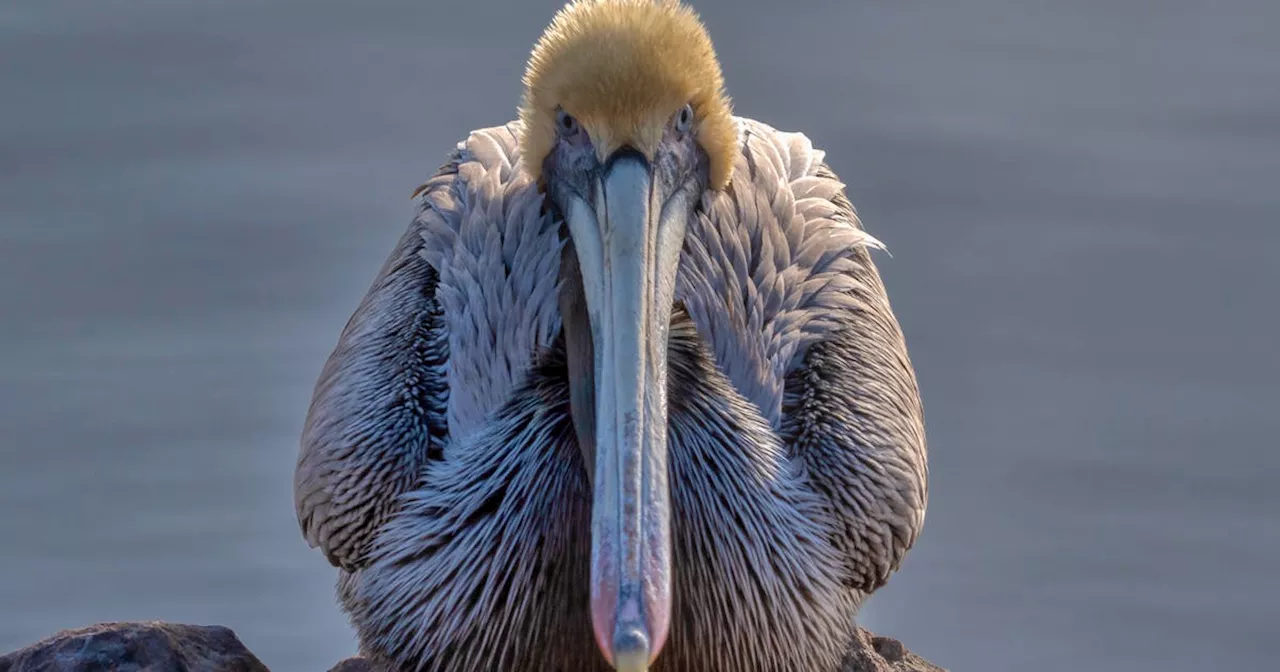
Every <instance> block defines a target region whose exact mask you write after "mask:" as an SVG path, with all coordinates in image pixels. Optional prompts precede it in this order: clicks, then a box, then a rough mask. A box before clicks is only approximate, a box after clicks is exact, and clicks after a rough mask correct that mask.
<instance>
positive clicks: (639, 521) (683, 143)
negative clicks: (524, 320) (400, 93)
mask: <svg viewBox="0 0 1280 672" xmlns="http://www.w3.org/2000/svg"><path fill="white" fill-rule="evenodd" d="M697 122H698V120H697V119H696V118H695V115H694V111H693V108H692V106H690V105H685V106H683V107H681V108H679V109H677V110H674V111H672V114H671V116H670V118H669V120H668V121H667V123H666V125H665V127H664V128H663V129H662V140H661V141H660V142H659V143H658V145H657V146H656V148H655V149H654V151H653V152H652V154H651V155H648V156H646V155H645V154H644V153H642V152H641V151H639V150H637V149H635V148H634V147H633V146H632V145H630V144H625V145H623V146H621V147H619V148H618V149H617V150H615V151H613V152H612V153H611V154H609V155H607V156H600V154H601V152H598V151H597V150H596V148H595V146H594V145H593V142H592V137H593V136H598V135H599V130H600V129H592V128H588V127H585V126H584V125H583V124H581V123H579V121H578V120H577V119H576V118H574V117H573V116H572V115H571V114H570V113H569V112H568V111H565V110H559V111H558V112H557V118H556V129H557V138H556V141H555V143H554V144H553V146H552V149H551V151H550V153H549V154H548V155H547V158H546V160H545V161H544V163H543V167H542V168H543V179H544V185H545V188H546V194H547V197H548V199H549V200H550V201H551V203H552V204H553V205H554V207H555V208H556V209H558V211H559V213H560V214H561V215H562V216H563V218H564V221H565V224H566V228H567V229H568V234H569V237H570V239H571V243H572V246H571V249H570V250H568V251H566V254H565V262H566V263H565V268H564V270H563V271H562V275H563V278H564V280H565V283H564V285H565V289H564V290H563V293H562V296H561V308H562V310H561V312H562V317H563V318H564V330H565V339H566V346H567V349H568V351H569V358H568V359H569V375H570V378H571V380H570V383H571V389H572V390H573V394H572V398H571V402H572V412H573V416H574V424H575V426H576V428H577V430H578V436H579V443H580V445H581V447H582V451H583V457H584V462H585V464H586V466H587V470H588V475H589V477H590V480H591V483H592V489H593V501H592V521H591V537H592V538H591V544H592V554H591V556H592V561H591V564H592V567H591V613H592V622H593V625H594V629H595V634H596V640H597V643H598V644H599V645H600V648H601V650H602V651H603V652H604V654H605V656H606V657H607V658H608V659H609V660H610V662H611V663H613V665H614V667H616V668H617V669H618V670H621V671H624V672H635V671H638V670H644V669H646V668H647V666H648V665H649V664H650V663H651V662H652V661H653V659H654V658H655V657H656V656H657V654H658V652H659V651H660V650H661V648H662V645H663V643H664V641H665V639H666V635H667V631H668V627H669V623H670V605H671V532H670V527H671V523H670V518H671V514H670V500H671V497H670V487H669V485H668V483H667V399H666V394H667V385H666V377H667V329H668V325H669V321H670V317H671V309H672V304H673V300H674V292H675V278H676V271H677V268H678V264H679V258H680V249H681V247H682V246H683V244H684V235H685V229H686V225H687V222H688V220H689V218H690V217H693V216H694V211H695V209H696V208H697V205H698V203H699V200H700V199H701V197H702V194H703V192H704V191H705V190H706V188H707V184H708V159H707V155H706V153H705V152H704V151H703V149H702V148H701V147H700V146H699V144H698V142H697V140H696V132H697Z"/></svg>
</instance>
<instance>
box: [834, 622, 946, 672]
mask: <svg viewBox="0 0 1280 672" xmlns="http://www.w3.org/2000/svg"><path fill="white" fill-rule="evenodd" d="M840 669H841V670H842V672H947V671H946V670H945V669H943V668H941V667H938V666H937V665H934V664H933V663H931V662H929V661H927V660H925V659H924V658H921V657H920V656H917V655H916V654H914V653H911V652H910V651H908V650H907V647H905V646H903V645H902V642H899V641H898V640H896V639H894V638H892V637H881V636H879V635H876V634H873V633H871V632H870V631H867V630H864V629H862V628H858V636H857V638H856V639H855V640H854V643H853V650H851V651H850V652H849V655H848V657H846V658H845V659H844V665H843V666H842V667H841V668H840Z"/></svg>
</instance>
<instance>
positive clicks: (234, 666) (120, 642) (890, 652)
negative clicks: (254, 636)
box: [0, 622, 946, 672]
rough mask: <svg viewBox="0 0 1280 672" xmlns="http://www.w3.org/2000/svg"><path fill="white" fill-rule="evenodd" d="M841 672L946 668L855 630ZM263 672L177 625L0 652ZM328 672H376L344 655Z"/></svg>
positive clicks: (72, 669) (134, 669)
mask: <svg viewBox="0 0 1280 672" xmlns="http://www.w3.org/2000/svg"><path fill="white" fill-rule="evenodd" d="M841 669H842V672H946V670H944V669H943V668H941V667H938V666H937V665H934V664H932V663H930V662H928V661H926V660H924V659H923V658H921V657H920V656H917V655H915V654H914V653H911V652H910V651H908V650H907V648H906V647H905V646H903V645H902V642H899V641H898V640H896V639H893V638H891V637H880V636H877V635H874V634H872V633H871V632H868V631H867V630H863V629H862V628H858V636H857V639H856V640H855V643H854V647H853V650H852V651H850V652H849V657H848V658H846V659H845V662H844V666H843V667H842V668H841ZM99 670H111V671H112V672H141V671H143V670H146V671H148V672H151V671H154V672H187V671H190V672H267V667H266V666H265V665H263V664H262V661H260V660H258V658H257V657H256V656H254V655H253V654H252V653H250V652H249V650H248V649H246V648H245V646H244V644H242V643H241V642H240V640H239V639H237V638H236V635H235V633H233V632H231V630H229V629H227V628H224V627H220V626H204V625H179V624H176V623H159V622H152V623H100V624H98V625H92V626H89V627H87V628H80V629H79V630H63V631H62V632H59V633H58V634H56V635H53V636H52V637H48V638H46V639H43V640H41V641H39V642H36V643H35V644H32V645H31V646H28V647H26V648H25V649H19V650H17V651H14V652H13V653H9V654H6V655H3V656H0V672H98V671H99ZM329 672H374V667H373V665H371V664H370V663H369V661H368V660H366V659H364V658H359V657H356V658H348V659H346V660H343V661H341V662H339V663H338V664H337V665H334V666H333V667H332V668H330V669H329Z"/></svg>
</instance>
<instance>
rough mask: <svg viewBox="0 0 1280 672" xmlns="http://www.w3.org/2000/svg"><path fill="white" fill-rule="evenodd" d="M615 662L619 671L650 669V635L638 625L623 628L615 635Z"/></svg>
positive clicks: (631, 671) (634, 671)
mask: <svg viewBox="0 0 1280 672" xmlns="http://www.w3.org/2000/svg"><path fill="white" fill-rule="evenodd" d="M613 663H614V665H613V666H614V669H616V670H617V671H618V672H645V670H647V669H649V636H648V635H647V634H645V632H644V630H642V629H640V628H637V627H630V628H623V629H619V631H618V632H617V633H616V634H615V635H614V636H613Z"/></svg>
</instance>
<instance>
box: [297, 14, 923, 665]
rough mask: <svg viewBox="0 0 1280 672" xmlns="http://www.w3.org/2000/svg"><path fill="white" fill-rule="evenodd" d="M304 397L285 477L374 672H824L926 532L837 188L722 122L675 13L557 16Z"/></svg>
mask: <svg viewBox="0 0 1280 672" xmlns="http://www.w3.org/2000/svg"><path fill="white" fill-rule="evenodd" d="M417 197H418V200H419V209H418V213H417V216H416V217H415V218H414V220H413V222H412V224H411V225H410V227H409V230H408V231H407V232H406V233H405V234H404V236H403V237H402V238H401V239H400V241H399V243H398V245H397V246H396V248H395V250H394V251H393V252H392V254H391V257H390V259H389V260H388V261H387V262H386V264H385V265H384V266H383V268H382V270H381V272H380V273H379V275H378V276H377V279H376V280H375V281H374V283H373V287H372V288H371V289H370V290H369V292H368V294H367V295H366V296H365V298H364V300H363V301H362V302H361V304H360V306H359V307H358V308H357V310H356V312H355V314H354V316H353V317H352V318H351V320H350V321H349V322H348V324H347V326H346V328H345V329H344V330H343V332H342V335H341V337H340V340H339V342H338V345H337V347H336V349H335V350H334V352H333V354H332V355H331V356H330V358H329V360H328V362H327V363H326V364H325V366H324V369H323V371H322V373H321V375H320V379H319V382H318V383H317V386H316V390H315V395H314V397H313V400H312V404H311V408H310V411H309V414H308V418H307V423H306V427H305V429H304V432H303V438H302V446H301V453H300V457H299V461H298V467H297V471H296V474H295V483H294V487H295V503H296V506H297V512H298V519H299V522H300V524H301V527H302V530H303V533H304V535H305V537H306V539H307V540H308V542H309V543H310V544H311V545H312V546H314V547H318V548H320V549H321V550H322V551H323V553H324V554H325V556H326V557H327V558H328V559H329V561H330V562H331V563H333V564H334V565H336V566H337V567H339V568H340V573H339V584H338V592H339V596H340V599H341V602H342V605H343V607H344V609H345V610H346V611H347V613H348V614H349V616H350V618H351V620H352V623H353V624H354V625H355V627H356V629H357V631H358V634H359V639H360V643H361V649H362V651H363V652H364V653H365V654H366V655H367V656H369V657H371V658H372V659H373V660H375V661H376V662H377V663H378V664H380V665H382V666H384V667H386V668H388V669H410V670H433V671H442V672H443V671H450V672H480V671H490V670H542V671H563V672H579V671H595V670H599V671H602V672H603V671H607V670H610V669H616V670H619V671H621V672H638V671H641V670H650V669H651V670H655V671H662V672H677V671H679V672H755V671H766V670H768V671H774V670H776V671H778V672H784V671H785V672H794V671H806V672H835V671H836V670H838V669H840V666H841V663H842V660H843V658H844V656H845V655H846V653H847V652H848V651H849V647H850V645H851V642H852V641H853V635H854V624H853V623H854V617H855V615H856V613H857V610H858V608H859V606H860V604H861V603H862V601H863V599H864V598H865V596H866V595H868V594H870V593H871V592H872V591H874V590H876V589H877V588H879V587H880V586H881V585H883V584H884V582H885V581H886V580H887V579H888V577H889V575H890V574H891V573H892V572H893V571H895V570H896V569H897V568H898V567H899V565H900V563H901V562H902V559H903V556H904V555H905V554H906V552H907V550H908V549H909V548H910V547H911V546H912V544H913V543H914V542H915V539H916V537H917V535H918V534H919V531H920V528H921V526H922V524H923V521H924V513H925V503H926V499H927V490H928V486H927V475H928V469H927V465H926V451H925V436H924V426H923V416H922V411H921V405H920V398H919V393H918V390H917V386H916V381H915V376H914V373H913V371H912V367H911V363H910V360H909V359H908V356H907V351H906V347H905V345H904V340H903V336H902V333H901V331H900V329H899V327H898V324H897V321H896V320H895V318H894V315H893V312H892V310H891V309H890V306H889V301H888V299H887V297H886V295H885V291H884V287H883V285H882V284H881V281H880V277H879V275H878V273H877V271H876V268H875V266H874V265H873V263H872V261H871V258H870V256H869V251H870V249H871V248H874V247H876V246H878V243H877V242H876V240H875V239H874V238H872V237H871V236H869V235H868V234H867V233H865V232H864V231H863V229H862V228H861V225H860V223H859V221H858V219H857V216H856V215H855V214H854V210H853V208H852V206H851V205H850V203H849V201H848V199H847V198H846V196H845V194H844V186H843V185H842V184H841V183H840V182H839V180H838V179H837V177H836V176H835V174H834V173H833V172H832V171H831V169H830V168H829V167H828V166H827V164H826V163H825V162H824V155H823V152H821V151H820V150H817V149H815V148H814V147H813V145H812V144H811V143H810V141H809V140H808V139H807V138H806V137H805V136H804V135H801V134H799V133H785V132H781V131H778V130H775V129H773V128H771V127H769V126H767V125H765V124H763V123H760V122H756V121H752V120H750V119H746V118H741V117H735V116H733V114H732V112H731V109H730V106H729V100H728V98H727V96H726V95H725V93H724V91H723V78H722V76H721V71H720V66H719V64H718V62H717V60H716V58H715V53H714V50H713V48H712V45H711V41H710V39H709V37H708V36H707V33H706V30H705V28H704V27H703V25H702V24H701V22H700V21H699V19H698V18H697V16H696V15H695V14H694V13H693V12H692V11H691V10H690V9H689V8H687V7H685V6H683V5H681V4H678V3H676V2H640V1H638V0H612V1H591V0H587V1H580V2H574V3H571V4H569V5H567V6H566V7H565V8H564V9H562V10H561V11H560V13H559V14H557V15H556V17H555V19H554V20H553V21H552V23H551V25H550V27H549V28H548V29H547V32H546V33H545V34H544V35H543V36H542V38H541V39H540V40H539V42H538V44H537V45H536V46H535V47H534V50H533V54H532V56H531V58H530V61H529V64H528V69H527V71H526V75H525V92H524V96H523V99H522V102H521V105H520V110H519V118H518V119H516V120H514V121H512V122H510V123H508V124H506V125H503V126H497V127H493V128H485V129H481V130H477V131H474V132H473V133H472V134H471V135H470V137H468V138H467V139H466V140H465V141H464V142H462V143H459V145H458V146H457V149H456V151H454V152H453V154H452V155H451V156H450V157H449V159H448V161H447V162H446V163H445V165H444V166H443V167H442V168H441V169H440V170H439V171H438V172H437V173H436V174H435V175H434V176H433V177H432V178H431V179H430V180H428V181H427V182H426V184H424V185H423V186H422V187H421V188H420V189H419V191H418V193H417Z"/></svg>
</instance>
